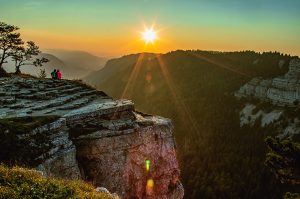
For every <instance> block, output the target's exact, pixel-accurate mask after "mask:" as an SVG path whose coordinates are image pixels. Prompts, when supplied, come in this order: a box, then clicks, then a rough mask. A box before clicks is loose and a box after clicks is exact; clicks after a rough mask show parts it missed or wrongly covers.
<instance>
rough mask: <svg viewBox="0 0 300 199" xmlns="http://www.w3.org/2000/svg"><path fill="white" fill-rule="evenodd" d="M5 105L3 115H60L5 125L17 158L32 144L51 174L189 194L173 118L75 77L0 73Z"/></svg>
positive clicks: (126, 193)
mask: <svg viewBox="0 0 300 199" xmlns="http://www.w3.org/2000/svg"><path fill="white" fill-rule="evenodd" d="M0 105H1V106H0V121H10V120H12V121H14V120H16V119H15V118H25V119H24V120H25V123H26V118H35V117H37V118H38V117H42V118H47V117H49V118H51V117H52V118H54V119H52V120H53V121H52V120H51V121H49V122H45V121H44V120H43V121H44V122H43V123H41V125H39V126H35V127H34V128H33V129H30V130H27V129H25V130H23V131H22V132H21V133H20V132H18V133H14V132H13V130H12V129H5V126H2V129H1V130H0V133H1V136H2V137H3V138H4V139H3V140H6V138H7V139H8V137H9V138H13V139H14V141H13V142H12V143H16V146H11V149H10V150H14V151H16V153H14V155H15V156H12V157H11V158H12V161H14V160H15V161H17V162H20V159H19V158H18V156H20V154H22V151H23V152H24V150H25V151H27V152H29V154H31V156H28V157H29V158H26V160H30V162H29V165H30V166H32V167H35V168H37V169H38V170H40V171H43V173H44V174H45V175H49V176H58V177H64V178H82V179H84V180H86V181H89V182H92V183H93V184H94V185H95V186H97V187H106V188H107V189H108V190H110V191H111V192H116V193H117V194H118V195H119V196H121V197H122V198H125V199H126V198H166V199H167V198H168V199H169V198H174V199H175V198H176V199H177V198H179V199H180V198H183V194H184V190H183V187H182V185H181V183H180V181H179V175H180V170H179V166H178V162H177V159H176V151H175V147H176V145H175V141H174V137H173V133H172V129H173V127H172V123H171V121H170V120H169V119H165V118H162V117H158V116H151V115H145V114H142V113H139V112H137V111H135V110H134V104H133V102H132V101H130V100H113V99H112V98H110V97H108V96H107V95H106V94H105V93H103V92H101V91H97V90H95V89H93V88H90V87H88V86H86V85H84V84H82V83H80V82H75V81H68V80H61V81H58V80H50V79H43V80H41V79H34V78H26V79H24V78H18V77H13V78H0ZM23 122H24V121H23ZM31 122H32V123H33V124H35V123H34V122H33V121H31ZM2 123H3V122H2ZM2 123H1V122H0V126H1V124H2ZM2 137H1V138H2ZM10 140H11V139H10ZM24 143H26V144H24ZM12 145H14V144H12ZM1 157H4V155H3V156H1V155H0V158H1ZM21 160H22V159H21ZM21 163H22V161H21ZM26 163H27V162H26Z"/></svg>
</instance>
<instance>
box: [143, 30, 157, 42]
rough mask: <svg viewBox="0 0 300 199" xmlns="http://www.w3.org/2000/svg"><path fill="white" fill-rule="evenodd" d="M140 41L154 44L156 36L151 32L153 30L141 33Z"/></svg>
mask: <svg viewBox="0 0 300 199" xmlns="http://www.w3.org/2000/svg"><path fill="white" fill-rule="evenodd" d="M142 39H143V40H144V41H145V43H146V44H149V43H152V44H153V43H154V41H155V40H156V39H157V34H156V32H155V31H154V30H153V28H146V29H145V30H144V32H142Z"/></svg>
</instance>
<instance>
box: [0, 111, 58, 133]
mask: <svg viewBox="0 0 300 199" xmlns="http://www.w3.org/2000/svg"><path fill="white" fill-rule="evenodd" d="M58 118H59V116H56V115H49V116H36V117H31V116H28V117H16V118H6V119H0V133H2V132H4V131H6V130H8V131H9V132H10V133H15V134H23V133H28V132H29V131H31V130H33V129H35V128H37V127H39V126H43V125H45V124H49V123H51V122H54V121H56V120H57V119H58Z"/></svg>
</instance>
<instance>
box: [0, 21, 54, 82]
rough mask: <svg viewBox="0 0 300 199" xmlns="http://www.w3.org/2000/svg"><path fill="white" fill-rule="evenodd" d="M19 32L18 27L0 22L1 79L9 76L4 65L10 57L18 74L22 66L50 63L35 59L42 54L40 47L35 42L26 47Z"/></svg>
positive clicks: (43, 59)
mask: <svg viewBox="0 0 300 199" xmlns="http://www.w3.org/2000/svg"><path fill="white" fill-rule="evenodd" d="M18 30H19V28H18V27H17V26H13V25H9V24H6V23H4V22H0V53H1V54H0V77H1V76H7V73H6V71H5V70H4V68H3V64H4V63H7V59H8V58H9V57H11V58H12V60H13V61H14V63H15V68H16V74H20V73H21V70H20V68H21V66H24V65H34V66H42V65H43V63H46V62H48V61H49V60H48V59H46V58H44V57H42V58H34V57H35V56H37V55H39V54H40V53H41V51H40V50H39V47H38V46H37V45H36V44H35V43H34V42H33V41H28V42H27V43H26V44H27V46H26V47H25V46H24V42H23V40H22V39H21V37H20V36H21V35H20V33H18V32H17V31H18Z"/></svg>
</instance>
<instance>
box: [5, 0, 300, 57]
mask: <svg viewBox="0 0 300 199" xmlns="http://www.w3.org/2000/svg"><path fill="white" fill-rule="evenodd" d="M0 2H1V7H0V13H1V19H0V20H1V21H4V22H6V23H9V24H14V25H17V26H19V27H20V28H21V33H22V37H23V38H24V39H25V40H33V41H35V42H36V43H37V44H38V45H39V46H40V47H41V48H42V49H70V50H84V51H88V52H91V53H93V54H95V55H98V56H121V55H124V54H129V53H138V52H142V51H147V52H163V53H164V52H167V51H171V50H177V49H201V50H219V51H236V50H255V51H280V52H283V53H288V54H292V55H300V45H299V44H300V37H299V35H300V26H299V24H300V12H299V10H298V8H299V6H300V1H298V0H287V1H281V0H253V1H246V0H227V1H223V0H214V1H209V0H190V1H181V0H172V1H171V0H151V1H150V0H114V1H106V0H86V1H81V0H72V1H71V0H61V1H53V0H27V1H23V0H9V1H8V0H6V1H5V0H0ZM153 24H154V29H156V30H157V31H158V37H159V39H158V40H157V41H156V42H155V44H154V45H147V46H145V42H144V41H143V40H141V31H143V30H144V26H147V27H150V26H152V25H153Z"/></svg>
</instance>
